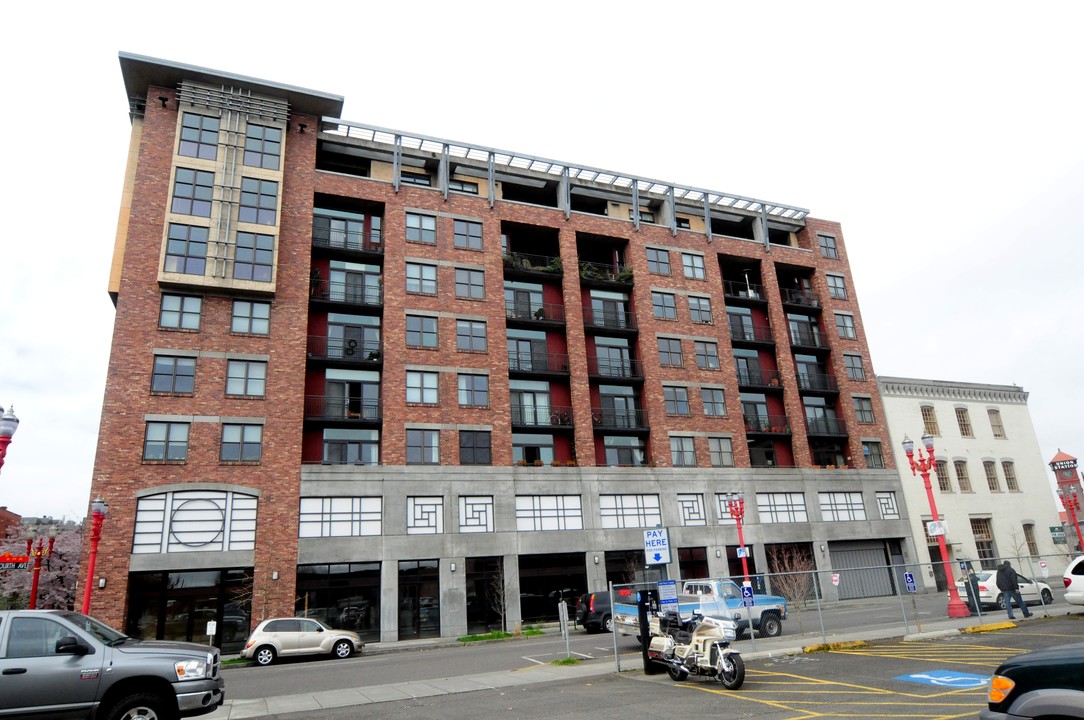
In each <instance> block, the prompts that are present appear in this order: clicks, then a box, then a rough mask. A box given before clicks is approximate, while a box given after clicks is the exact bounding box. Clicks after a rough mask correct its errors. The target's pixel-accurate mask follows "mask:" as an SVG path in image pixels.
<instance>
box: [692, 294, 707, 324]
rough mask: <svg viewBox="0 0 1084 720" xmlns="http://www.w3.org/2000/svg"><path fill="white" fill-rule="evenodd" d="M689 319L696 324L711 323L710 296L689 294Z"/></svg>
mask: <svg viewBox="0 0 1084 720" xmlns="http://www.w3.org/2000/svg"><path fill="white" fill-rule="evenodd" d="M689 320H691V321H692V322H694V323H696V324H698V325H711V324H712V317H711V298H706V297H696V296H695V295H690V296H689Z"/></svg>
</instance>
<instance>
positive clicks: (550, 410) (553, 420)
mask: <svg viewBox="0 0 1084 720" xmlns="http://www.w3.org/2000/svg"><path fill="white" fill-rule="evenodd" d="M512 424H513V425H520V426H528V427H572V408H571V407H569V406H567V405H549V406H539V405H528V404H525V403H512Z"/></svg>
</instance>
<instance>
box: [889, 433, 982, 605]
mask: <svg viewBox="0 0 1084 720" xmlns="http://www.w3.org/2000/svg"><path fill="white" fill-rule="evenodd" d="M922 444H923V445H925V446H926V457H923V456H922V450H919V451H918V460H915V441H914V440H912V439H911V438H909V437H907V436H906V435H904V436H903V451H904V452H905V453H907V461H908V462H910V463H911V475H915V471H916V470H917V471H918V474H919V475H921V476H922V483H923V484H924V485H925V486H926V499H927V500H929V502H930V515H932V516H933V521H934V522H940V520H941V516H940V515H938V514H937V503H936V502H935V501H934V499H933V486H932V485H930V470H932V469H934V468H936V459H935V458H934V451H933V436H932V435H930V434H929V433H922ZM937 547H938V549H939V550H940V551H941V563H942V564H943V565H944V566H945V580H946V581H948V593H949V601H948V616H949V617H954V618H960V617H968V616H970V615H971V611H970V610H968V609H967V603H965V602H964V601H963V600H961V599H960V591H959V590H957V589H956V578H954V577H953V576H952V564H951V563H949V558H948V546H947V545H945V536H944V534H939V535H938V536H937Z"/></svg>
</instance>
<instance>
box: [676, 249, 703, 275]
mask: <svg viewBox="0 0 1084 720" xmlns="http://www.w3.org/2000/svg"><path fill="white" fill-rule="evenodd" d="M681 267H682V269H683V270H684V271H685V277H687V278H692V279H694V280H703V279H704V256H703V255H693V254H692V253H681Z"/></svg>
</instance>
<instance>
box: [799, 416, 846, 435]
mask: <svg viewBox="0 0 1084 720" xmlns="http://www.w3.org/2000/svg"><path fill="white" fill-rule="evenodd" d="M805 428H806V432H808V433H809V434H810V435H846V434H847V424H846V423H845V422H843V420H842V419H841V418H831V417H819V418H806V419H805Z"/></svg>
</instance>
